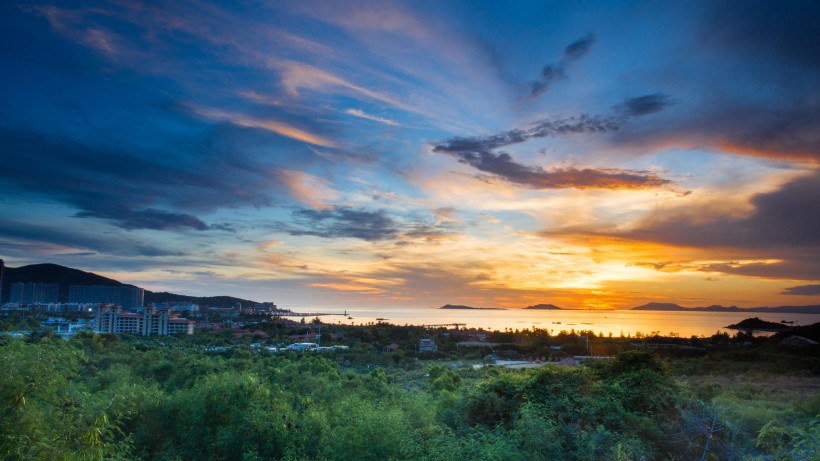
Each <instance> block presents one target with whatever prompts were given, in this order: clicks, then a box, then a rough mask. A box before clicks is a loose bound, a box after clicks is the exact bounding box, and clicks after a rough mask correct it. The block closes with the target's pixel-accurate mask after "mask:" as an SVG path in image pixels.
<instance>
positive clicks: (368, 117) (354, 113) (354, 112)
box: [345, 109, 399, 126]
mask: <svg viewBox="0 0 820 461" xmlns="http://www.w3.org/2000/svg"><path fill="white" fill-rule="evenodd" d="M345 114H348V115H352V116H354V117H359V118H363V119H366V120H372V121H374V122H379V123H384V124H385V125H389V126H399V123H398V122H396V121H393V120H390V119H387V118H383V117H379V116H376V115H370V114H368V113H367V112H365V111H363V110H361V109H347V110H345Z"/></svg>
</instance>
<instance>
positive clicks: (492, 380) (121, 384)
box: [0, 326, 820, 461]
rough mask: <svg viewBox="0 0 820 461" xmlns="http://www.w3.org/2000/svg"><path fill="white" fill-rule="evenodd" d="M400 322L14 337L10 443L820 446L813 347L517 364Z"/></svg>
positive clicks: (30, 454)
mask: <svg viewBox="0 0 820 461" xmlns="http://www.w3.org/2000/svg"><path fill="white" fill-rule="evenodd" d="M403 328H404V327H393V328H391V329H390V330H385V328H379V327H378V326H371V327H362V328H360V329H357V330H356V332H351V333H349V334H348V337H347V341H349V342H351V344H352V347H351V349H350V350H349V351H336V352H326V353H324V352H323V353H315V352H314V353H311V352H305V353H295V352H278V353H271V352H269V351H267V350H265V349H259V348H253V347H251V346H250V343H249V342H250V341H251V339H235V338H233V337H231V336H230V335H228V334H218V333H208V332H198V333H196V334H195V335H192V336H186V337H159V338H157V337H131V336H114V335H97V334H88V333H86V334H80V335H78V336H76V337H74V338H71V339H68V340H66V339H62V338H59V337H57V336H56V335H49V334H31V335H28V336H25V337H22V338H12V337H10V336H3V337H0V457H2V458H3V459H9V460H75V459H78V460H126V459H128V460H130V459H141V460H169V461H170V460H240V459H241V460H244V461H251V460H292V461H296V460H374V461H375V460H442V461H443V460H459V461H463V460H499V461H500V460H521V459H528V460H636V461H637V460H698V459H700V460H707V459H709V460H712V459H719V460H724V459H725V460H817V459H820V458H819V457H818V446H819V443H820V419H818V414H820V395H818V392H817V387H816V384H817V380H818V375H820V364H819V363H818V360H820V359H817V357H816V356H815V352H816V350H815V351H814V352H812V351H808V352H806V351H805V350H799V349H796V348H795V349H790V348H785V347H780V346H774V345H771V344H768V343H765V342H761V343H755V344H752V345H751V346H747V347H743V346H737V345H729V344H724V345H716V346H715V347H713V348H709V350H708V352H707V353H705V354H697V355H692V356H680V357H668V356H665V357H661V356H659V355H658V353H656V352H655V351H653V350H650V349H649V348H647V347H625V345H626V344H627V343H625V342H623V341H621V342H620V343H619V342H617V341H615V340H613V341H612V343H613V344H620V345H621V346H620V347H618V350H617V351H612V352H614V353H613V354H612V358H611V359H608V360H596V361H591V362H590V363H587V364H582V365H579V366H558V365H548V366H544V367H539V368H531V369H526V370H513V369H505V368H501V367H498V366H494V365H491V364H487V363H483V359H482V357H480V354H478V353H474V354H473V355H472V356H471V355H469V354H461V355H458V356H453V355H448V354H446V353H436V354H422V353H416V352H411V351H407V352H405V351H401V350H400V351H397V352H385V351H384V350H383V349H382V348H378V347H373V346H372V345H371V344H370V343H368V342H363V341H361V340H362V339H363V338H364V339H368V340H372V339H373V338H374V337H380V336H383V335H385V334H387V333H385V332H386V331H387V332H388V333H389V334H392V335H398V336H399V337H400V336H401V335H405V336H407V335H410V336H412V335H413V331H414V330H413V329H412V327H407V328H404V329H403ZM500 334H501V333H500ZM507 334H508V335H512V333H507ZM516 334H520V332H516ZM531 336H532V337H531V338H530V339H532V340H533V341H536V342H537V341H538V340H539V337H538V335H531ZM382 339H390V338H382ZM410 339H411V340H412V339H413V338H410ZM513 339H514V338H513ZM540 339H541V340H545V339H544V338H543V337H542V338H540ZM557 339H558V338H547V340H552V341H556V340H557ZM568 339H572V338H564V340H565V341H566V340H568ZM727 339H728V338H727V337H722V338H713V340H715V341H718V340H727ZM601 342H606V341H601ZM214 345H219V346H220V347H214ZM530 346H532V344H530ZM523 347H524V348H526V344H525V345H524V346H523ZM533 347H534V346H533ZM665 355H668V354H665Z"/></svg>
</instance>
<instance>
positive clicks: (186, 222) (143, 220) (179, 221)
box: [75, 208, 209, 231]
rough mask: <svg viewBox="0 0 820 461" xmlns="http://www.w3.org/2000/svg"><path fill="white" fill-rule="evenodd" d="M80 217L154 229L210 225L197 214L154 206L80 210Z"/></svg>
mask: <svg viewBox="0 0 820 461" xmlns="http://www.w3.org/2000/svg"><path fill="white" fill-rule="evenodd" d="M75 216H76V217H78V218H101V219H107V220H110V221H114V223H115V224H116V225H117V227H121V228H123V229H128V230H132V229H153V230H177V229H184V228H190V229H194V230H200V231H201V230H207V229H208V228H209V226H208V225H207V224H205V223H204V222H202V221H200V220H199V218H197V217H196V216H192V215H189V214H184V213H172V212H168V211H163V210H157V209H153V208H146V209H144V210H130V209H126V208H112V209H107V210H95V211H80V212H78V213H77V214H76V215H75Z"/></svg>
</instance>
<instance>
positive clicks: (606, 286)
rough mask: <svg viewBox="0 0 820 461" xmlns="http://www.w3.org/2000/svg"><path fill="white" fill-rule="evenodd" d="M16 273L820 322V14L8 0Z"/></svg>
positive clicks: (310, 302)
mask: <svg viewBox="0 0 820 461" xmlns="http://www.w3.org/2000/svg"><path fill="white" fill-rule="evenodd" d="M0 8H2V10H3V14H2V16H0V23H1V24H2V32H0V33H2V35H3V42H4V43H3V45H0V62H2V65H3V68H4V69H6V72H4V74H3V77H2V78H3V80H4V81H3V83H4V84H3V85H2V86H0V88H2V89H0V92H2V95H3V101H4V102H5V103H4V104H3V105H2V107H0V149H2V152H3V156H2V157H3V168H2V169H1V170H0V185H2V187H3V190H4V191H5V193H4V194H3V199H2V200H0V257H2V258H3V260H5V264H6V266H11V267H19V266H22V265H26V264H34V263H44V262H50V263H56V264H62V265H65V266H69V267H74V268H78V269H82V270H86V271H91V272H95V273H98V274H100V275H104V276H107V277H111V278H114V279H117V280H120V281H122V282H124V283H129V284H133V285H137V286H140V287H144V288H146V289H149V290H152V291H172V292H176V293H180V294H186V295H195V296H213V295H231V296H236V297H241V298H247V299H255V300H258V301H274V302H276V303H277V304H279V305H280V306H282V307H302V306H305V307H308V306H357V305H362V306H364V305H367V306H384V307H385V308H391V307H397V308H399V307H401V306H438V305H441V304H445V303H452V304H466V305H474V306H492V307H496V306H497V307H520V306H526V305H531V304H538V303H553V304H556V305H559V306H562V307H567V308H592V309H596V308H626V307H632V306H636V305H639V304H642V303H645V302H652V301H657V302H675V303H679V304H681V305H687V306H700V305H708V304H713V303H714V304H723V305H738V306H742V307H753V306H763V305H800V304H818V300H820V213H818V212H817V209H818V208H820V170H818V162H819V161H820V55H818V54H817V52H816V49H815V48H816V46H815V45H816V43H818V42H820V31H818V29H817V27H816V24H817V23H818V20H820V7H818V6H817V5H816V4H814V3H812V2H801V1H793V2H785V3H775V2H762V1H751V2H742V3H738V2H669V3H654V2H617V3H612V2H600V3H597V4H594V3H580V2H579V3H570V2H567V3H558V2H516V3H513V4H512V5H503V6H502V5H500V4H496V3H495V2H481V3H478V2H429V3H419V2H315V1H307V2H304V1H302V2H271V3H258V2H253V3H250V2H249V3H231V2H229V3H226V4H214V3H208V2H198V1H182V2H157V3H154V2H152V3H150V4H145V3H141V2H129V1H110V2H57V3H49V2H11V3H9V4H4V5H3V6H0Z"/></svg>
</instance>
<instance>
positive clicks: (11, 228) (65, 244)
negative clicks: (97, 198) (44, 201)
mask: <svg viewBox="0 0 820 461" xmlns="http://www.w3.org/2000/svg"><path fill="white" fill-rule="evenodd" d="M68 227H69V226H53V225H49V226H43V225H40V224H36V223H29V222H22V221H19V222H18V221H12V220H5V221H4V222H3V225H2V226H0V246H2V247H6V248H8V249H14V250H15V251H16V252H18V253H19V255H20V257H24V258H30V257H31V255H32V254H43V255H47V256H54V255H62V254H65V253H67V252H69V253H76V252H77V250H91V251H92V252H94V253H101V254H106V255H118V256H127V257H135V256H145V257H155V256H174V257H179V256H184V255H185V254H184V253H183V252H181V251H179V250H177V249H174V250H171V249H166V248H162V247H158V246H153V245H150V244H146V243H142V242H138V241H136V240H135V239H133V238H131V237H129V236H128V235H117V234H114V235H112V233H111V232H99V231H98V232H83V231H81V230H74V229H69V228H68ZM4 240H6V241H4Z"/></svg>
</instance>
